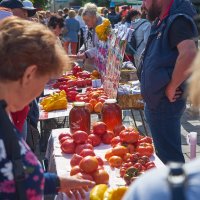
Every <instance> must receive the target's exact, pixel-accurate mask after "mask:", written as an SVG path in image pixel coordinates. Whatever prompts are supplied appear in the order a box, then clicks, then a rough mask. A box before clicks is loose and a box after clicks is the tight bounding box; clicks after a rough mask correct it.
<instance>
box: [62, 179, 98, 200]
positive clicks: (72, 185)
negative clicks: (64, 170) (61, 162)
mask: <svg viewBox="0 0 200 200" xmlns="http://www.w3.org/2000/svg"><path fill="white" fill-rule="evenodd" d="M59 179H60V190H59V191H60V192H64V193H66V194H67V196H68V197H69V198H71V197H72V196H74V197H75V199H79V195H80V196H81V199H85V192H87V191H88V188H91V187H93V186H94V185H95V183H94V182H93V181H89V180H84V179H80V178H79V179H78V178H76V177H59Z"/></svg>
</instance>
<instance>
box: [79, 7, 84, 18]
mask: <svg viewBox="0 0 200 200" xmlns="http://www.w3.org/2000/svg"><path fill="white" fill-rule="evenodd" d="M83 9H84V8H83V7H81V8H80V9H79V10H78V15H80V16H81V15H82V13H83Z"/></svg>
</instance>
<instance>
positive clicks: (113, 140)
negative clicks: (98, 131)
mask: <svg viewBox="0 0 200 200" xmlns="http://www.w3.org/2000/svg"><path fill="white" fill-rule="evenodd" d="M120 142H121V140H120V137H119V136H116V137H114V138H113V139H112V140H111V146H112V147H115V146H117V144H119V143H120Z"/></svg>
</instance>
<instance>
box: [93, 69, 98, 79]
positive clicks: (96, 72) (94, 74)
mask: <svg viewBox="0 0 200 200" xmlns="http://www.w3.org/2000/svg"><path fill="white" fill-rule="evenodd" d="M92 76H94V77H97V78H98V77H99V72H98V71H97V70H93V71H92Z"/></svg>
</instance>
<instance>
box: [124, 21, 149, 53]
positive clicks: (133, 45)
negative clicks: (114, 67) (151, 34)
mask: <svg viewBox="0 0 200 200" xmlns="http://www.w3.org/2000/svg"><path fill="white" fill-rule="evenodd" d="M145 22H147V21H146V20H145V21H143V22H142V23H141V24H140V25H139V26H137V27H136V28H135V29H134V30H133V32H132V35H131V39H130V42H128V43H127V49H126V52H127V53H129V54H135V53H136V51H137V49H138V48H139V47H140V45H141V44H142V42H143V41H144V39H142V40H141V41H140V42H139V44H137V40H136V35H135V33H136V31H137V30H138V28H139V27H141V25H142V24H144V23H145Z"/></svg>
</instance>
